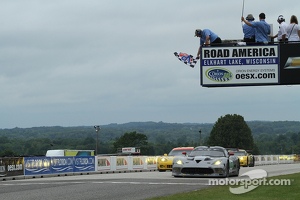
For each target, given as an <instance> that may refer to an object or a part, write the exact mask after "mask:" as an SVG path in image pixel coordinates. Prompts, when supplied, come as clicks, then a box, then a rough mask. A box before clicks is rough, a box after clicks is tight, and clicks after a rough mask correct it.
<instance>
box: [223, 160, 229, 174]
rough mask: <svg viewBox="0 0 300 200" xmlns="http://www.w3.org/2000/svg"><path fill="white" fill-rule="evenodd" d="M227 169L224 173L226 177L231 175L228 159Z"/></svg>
mask: <svg viewBox="0 0 300 200" xmlns="http://www.w3.org/2000/svg"><path fill="white" fill-rule="evenodd" d="M225 167H226V169H225V174H224V177H225V178H226V177H229V161H227V165H226V166H225Z"/></svg>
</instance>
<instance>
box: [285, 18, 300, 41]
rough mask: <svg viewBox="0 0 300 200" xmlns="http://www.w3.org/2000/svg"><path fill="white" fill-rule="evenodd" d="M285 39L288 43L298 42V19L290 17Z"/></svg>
mask: <svg viewBox="0 0 300 200" xmlns="http://www.w3.org/2000/svg"><path fill="white" fill-rule="evenodd" d="M286 31H287V38H288V41H289V42H294V41H299V37H300V30H299V25H298V19H297V17H296V16H295V15H292V16H291V20H290V24H289V25H288V26H287V29H286Z"/></svg>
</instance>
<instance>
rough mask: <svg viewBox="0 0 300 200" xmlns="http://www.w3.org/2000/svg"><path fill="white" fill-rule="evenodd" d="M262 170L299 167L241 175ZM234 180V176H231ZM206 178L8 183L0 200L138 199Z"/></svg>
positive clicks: (114, 176)
mask: <svg viewBox="0 0 300 200" xmlns="http://www.w3.org/2000/svg"><path fill="white" fill-rule="evenodd" d="M254 169H263V170H266V171H267V172H268V177H271V176H277V175H282V174H291V173H298V172H300V164H281V165H265V166H256V167H244V168H241V170H240V175H242V174H243V173H245V172H247V171H250V170H254ZM233 178H236V177H233ZM208 179H209V178H174V177H172V176H171V172H157V171H152V172H131V173H109V174H90V175H77V176H60V177H48V178H31V179H20V180H7V181H1V182H0V199H1V200H12V199H13V200H32V199H42V200H82V199H84V200H90V199H95V200H99V199H109V200H121V199H122V200H126V199H128V200H139V199H147V198H151V197H157V196H166V195H170V194H175V193H180V192H187V191H193V190H199V189H201V188H205V187H211V186H209V185H208Z"/></svg>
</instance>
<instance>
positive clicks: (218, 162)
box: [213, 160, 222, 165]
mask: <svg viewBox="0 0 300 200" xmlns="http://www.w3.org/2000/svg"><path fill="white" fill-rule="evenodd" d="M221 163H222V161H221V160H217V161H215V162H214V163H213V165H220V164H221Z"/></svg>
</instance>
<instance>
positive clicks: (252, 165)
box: [250, 158, 255, 167]
mask: <svg viewBox="0 0 300 200" xmlns="http://www.w3.org/2000/svg"><path fill="white" fill-rule="evenodd" d="M254 163H255V159H254V158H252V163H251V165H250V167H254Z"/></svg>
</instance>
